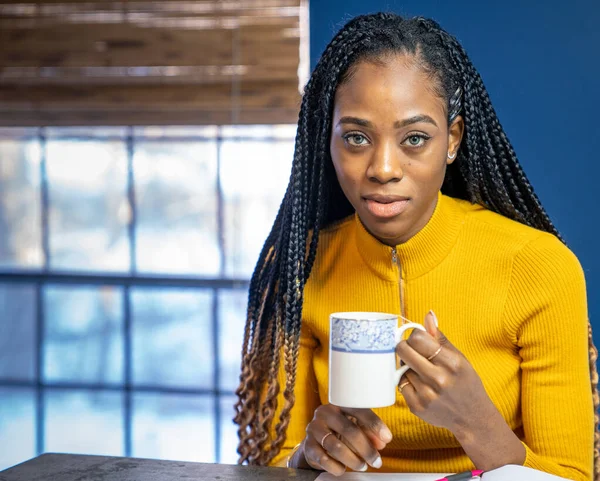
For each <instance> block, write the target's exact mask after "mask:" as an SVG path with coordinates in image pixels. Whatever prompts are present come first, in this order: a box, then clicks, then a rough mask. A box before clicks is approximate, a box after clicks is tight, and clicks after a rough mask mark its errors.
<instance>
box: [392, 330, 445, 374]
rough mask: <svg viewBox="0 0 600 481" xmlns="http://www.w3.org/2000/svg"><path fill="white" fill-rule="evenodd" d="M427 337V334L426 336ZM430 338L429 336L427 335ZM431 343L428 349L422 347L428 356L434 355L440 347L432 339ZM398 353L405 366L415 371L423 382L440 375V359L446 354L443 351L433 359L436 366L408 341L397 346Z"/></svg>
mask: <svg viewBox="0 0 600 481" xmlns="http://www.w3.org/2000/svg"><path fill="white" fill-rule="evenodd" d="M426 335H427V334H426ZM427 336H428V337H429V335H427ZM430 340H431V342H430V343H429V344H427V345H428V347H427V348H425V347H423V345H421V347H420V349H421V350H424V351H425V352H426V353H427V355H428V356H430V355H433V354H434V353H435V352H436V351H437V349H438V348H439V347H440V345H439V344H438V343H437V342H436V341H434V340H433V339H431V338H430ZM396 353H397V354H398V356H399V357H400V359H402V361H403V362H404V364H406V365H407V366H409V367H410V368H411V369H412V370H413V371H415V372H416V373H417V374H419V376H421V378H422V379H423V380H431V379H432V378H433V377H434V376H435V375H436V374H438V373H439V370H440V368H439V364H440V362H439V361H440V359H439V358H441V357H443V356H444V355H445V354H446V353H444V350H443V349H442V350H441V351H440V352H439V353H438V354H437V355H436V356H435V358H434V359H433V361H435V364H434V363H433V362H431V361H429V360H428V359H427V357H425V356H424V355H423V354H421V353H420V352H418V351H417V350H415V349H414V348H413V347H412V346H411V345H410V344H409V343H408V341H402V342H400V343H399V344H398V345H397V346H396Z"/></svg>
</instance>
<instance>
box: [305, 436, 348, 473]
mask: <svg viewBox="0 0 600 481" xmlns="http://www.w3.org/2000/svg"><path fill="white" fill-rule="evenodd" d="M304 458H305V459H306V462H307V463H308V465H309V466H310V467H311V468H313V469H319V470H324V471H327V472H328V473H331V474H333V475H334V476H341V475H342V474H344V473H345V472H346V466H344V465H343V464H342V463H340V462H339V461H336V460H335V459H334V458H332V457H331V456H330V455H329V454H327V452H326V451H325V449H323V446H321V445H320V444H319V443H318V442H317V441H316V440H315V438H313V437H312V436H307V438H306V441H305V443H304Z"/></svg>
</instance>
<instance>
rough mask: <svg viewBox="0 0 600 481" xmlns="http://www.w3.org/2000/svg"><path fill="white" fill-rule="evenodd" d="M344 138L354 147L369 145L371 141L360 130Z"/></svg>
mask: <svg viewBox="0 0 600 481" xmlns="http://www.w3.org/2000/svg"><path fill="white" fill-rule="evenodd" d="M344 140H345V141H346V143H347V144H349V145H351V146H353V147H360V146H361V145H367V144H368V143H369V140H368V139H367V138H366V137H365V136H364V135H363V134H359V133H358V132H350V133H348V134H346V135H344Z"/></svg>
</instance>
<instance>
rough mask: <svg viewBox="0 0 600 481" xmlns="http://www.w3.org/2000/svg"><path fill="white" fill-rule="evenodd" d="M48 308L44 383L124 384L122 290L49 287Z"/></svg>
mask: <svg viewBox="0 0 600 481" xmlns="http://www.w3.org/2000/svg"><path fill="white" fill-rule="evenodd" d="M44 302H45V307H46V322H45V330H44V364H43V365H44V380H46V381H72V382H91V383H120V382H122V381H123V349H124V347H123V293H122V290H121V289H120V288H117V287H109V286H103V287H68V286H49V287H46V288H45V290H44Z"/></svg>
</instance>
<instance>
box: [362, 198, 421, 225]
mask: <svg viewBox="0 0 600 481" xmlns="http://www.w3.org/2000/svg"><path fill="white" fill-rule="evenodd" d="M363 200H364V202H365V204H366V207H367V210H368V211H369V212H370V213H371V215H373V216H374V217H378V218H380V219H389V218H391V217H395V216H397V215H400V214H402V212H404V211H405V210H406V208H407V207H408V204H409V202H410V199H409V198H408V197H404V196H399V195H381V194H371V195H367V196H364V197H363Z"/></svg>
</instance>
